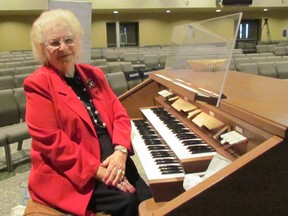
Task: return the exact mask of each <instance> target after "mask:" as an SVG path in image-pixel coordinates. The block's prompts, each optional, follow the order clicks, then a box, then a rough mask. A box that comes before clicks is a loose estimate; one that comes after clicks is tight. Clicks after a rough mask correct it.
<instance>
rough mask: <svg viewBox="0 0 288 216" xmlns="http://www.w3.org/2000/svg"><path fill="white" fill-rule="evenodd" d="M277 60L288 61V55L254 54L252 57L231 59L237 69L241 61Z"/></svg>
mask: <svg viewBox="0 0 288 216" xmlns="http://www.w3.org/2000/svg"><path fill="white" fill-rule="evenodd" d="M267 61H268V62H272V61H274V62H276V61H288V56H252V57H248V56H246V57H237V58H233V59H231V63H232V66H233V63H234V67H235V69H236V70H240V68H239V64H241V63H253V62H254V63H258V62H267Z"/></svg>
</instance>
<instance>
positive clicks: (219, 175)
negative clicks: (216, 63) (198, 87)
mask: <svg viewBox="0 0 288 216" xmlns="http://www.w3.org/2000/svg"><path fill="white" fill-rule="evenodd" d="M207 73H213V72H207ZM195 74H196V73H195ZM218 74H219V73H214V74H212V76H215V78H217V77H216V76H218ZM176 75H177V77H181V76H182V75H183V76H184V75H185V70H177V71H174V70H162V71H156V72H152V73H150V74H149V79H147V80H146V81H144V82H143V83H141V84H140V85H138V86H137V87H135V88H133V89H131V90H130V91H128V92H127V93H125V94H124V95H122V96H121V97H120V101H121V102H122V104H123V105H124V107H125V108H126V109H127V112H128V114H129V115H130V117H131V119H132V120H133V119H145V118H146V117H145V116H144V115H143V112H141V110H142V109H143V108H144V109H145V108H153V107H162V108H164V109H165V110H167V111H168V112H169V113H170V114H171V115H172V116H174V117H175V118H176V119H178V120H179V121H181V122H182V123H183V124H184V125H185V126H187V127H188V128H189V129H191V130H192V131H193V132H194V133H195V134H197V136H199V137H200V138H201V139H202V140H204V141H205V142H206V143H207V144H208V145H209V146H211V147H212V148H213V149H214V150H215V151H216V152H217V153H219V154H221V155H222V156H224V157H226V158H227V159H229V160H230V161H231V163H230V164H229V165H228V166H226V167H224V168H223V169H221V170H220V171H218V172H216V173H215V174H213V175H211V176H210V177H208V178H206V179H205V180H203V181H202V182H200V183H199V184H197V185H195V186H194V187H192V188H191V189H189V190H187V191H185V190H184V189H183V187H182V184H183V176H180V177H175V178H173V177H172V178H168V179H162V180H161V179H159V180H155V179H154V180H150V179H149V177H148V181H149V184H150V186H151V189H152V192H153V195H154V198H152V199H149V200H147V201H144V202H143V203H141V204H140V207H139V213H140V215H141V216H149V215H155V216H156V215H159V216H160V215H192V216H194V215H201V216H202V215H203V216H209V215H213V216H214V215H216V216H223V215H227V216H238V215H239V216H240V215H245V216H250V215H252V216H255V215H261V216H263V215H288V181H287V176H288V168H287V167H286V166H287V164H288V144H287V140H286V138H287V126H288V83H287V81H285V80H277V79H273V78H268V77H262V76H256V75H251V74H246V73H240V72H234V71H233V72H232V71H230V72H229V73H228V76H227V80H226V84H225V87H224V91H223V93H224V95H225V96H226V98H225V99H222V100H221V102H220V105H219V106H214V105H209V103H207V102H201V101H198V100H197V95H196V94H195V93H194V92H193V91H190V90H189V89H188V88H186V87H185V86H183V85H177V84H175V82H173V77H174V76H176ZM170 78H172V79H170ZM193 79H198V77H197V76H195V75H194V77H193ZM164 89H166V90H168V91H169V92H171V93H173V96H175V97H178V98H180V99H183V100H184V101H186V102H189V104H191V105H193V106H195V107H197V109H200V110H201V113H203V114H205V115H206V114H207V116H208V117H209V116H211V117H213V119H217V120H218V121H220V122H222V123H223V125H222V126H221V127H220V128H218V129H216V130H214V129H212V130H209V129H208V128H207V127H205V125H204V126H201V125H197V124H196V123H195V121H194V122H193V121H192V120H191V119H189V118H187V113H185V112H183V111H177V109H175V107H173V106H171V104H172V102H171V101H169V100H168V99H167V98H165V97H163V96H161V95H159V92H160V91H162V90H164ZM164 91H165V90H164ZM204 124H205V123H204ZM224 127H226V128H228V130H236V131H238V132H240V133H241V134H242V135H243V136H244V137H246V138H247V141H246V142H243V143H241V144H240V145H238V146H237V145H235V146H233V145H231V146H229V145H228V147H227V145H223V144H221V141H220V140H219V139H218V138H219V137H217V133H220V134H221V131H220V130H221V129H222V128H224ZM219 131H220V132H219ZM164 135H165V134H164ZM215 135H216V136H215ZM135 145H137V144H134V147H135ZM139 154H140V155H141V154H144V152H143V153H142V152H140V153H139V152H138V155H139ZM211 158H212V157H209V156H203V157H200V158H192V159H190V160H189V159H188V160H187V159H184V160H181V159H180V162H179V163H180V164H181V166H182V167H183V170H184V173H185V174H188V173H191V172H194V171H195V172H199V171H205V169H207V167H208V165H209V162H210V160H211ZM147 160H149V159H148V158H147ZM142 165H143V166H144V168H145V166H146V164H143V163H142ZM147 166H151V164H150V165H147ZM148 169H152V167H148Z"/></svg>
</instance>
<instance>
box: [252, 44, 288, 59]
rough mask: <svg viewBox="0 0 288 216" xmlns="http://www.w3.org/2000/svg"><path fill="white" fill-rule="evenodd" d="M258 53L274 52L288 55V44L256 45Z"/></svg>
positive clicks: (279, 54) (278, 54)
mask: <svg viewBox="0 0 288 216" xmlns="http://www.w3.org/2000/svg"><path fill="white" fill-rule="evenodd" d="M256 51H257V53H265V52H273V53H274V55H277V56H283V55H288V46H279V45H277V44H258V45H257V46H256Z"/></svg>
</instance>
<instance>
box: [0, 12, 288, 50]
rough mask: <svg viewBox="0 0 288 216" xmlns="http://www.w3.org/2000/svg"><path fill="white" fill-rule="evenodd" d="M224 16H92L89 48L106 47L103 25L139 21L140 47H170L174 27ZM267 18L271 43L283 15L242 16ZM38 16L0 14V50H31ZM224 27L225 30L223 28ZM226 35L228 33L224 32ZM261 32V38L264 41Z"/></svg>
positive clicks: (283, 25)
mask: <svg viewBox="0 0 288 216" xmlns="http://www.w3.org/2000/svg"><path fill="white" fill-rule="evenodd" d="M220 15H221V16H222V15H226V14H215V13H195V12H194V13H181V14H173V13H171V14H154V13H150V14H149V13H148V14H124V15H123V14H122V15H120V14H118V15H114V14H111V15H108V14H93V16H92V31H91V46H92V47H106V44H107V41H106V22H115V21H120V22H124V21H137V22H139V40H140V46H144V45H159V44H171V34H172V30H173V27H174V26H175V25H180V24H186V23H190V22H194V21H197V20H204V19H208V18H213V17H216V16H220ZM266 17H268V18H269V21H268V23H269V29H270V33H271V37H272V40H282V37H281V31H282V29H283V28H287V27H288V18H287V15H286V14H285V12H277V13H275V14H273V13H268V14H265V15H264V14H263V13H258V14H257V13H253V14H244V15H243V18H244V19H252V18H253V19H255V18H256V19H258V18H259V19H264V18H266ZM36 18H37V15H13V16H12V15H0V32H1V34H0V42H1V43H0V51H9V50H23V49H24V50H27V49H31V46H30V39H29V33H30V29H31V25H32V23H33V21H34V20H35V19H36ZM224 28H225V27H224ZM227 32H228V31H227ZM265 37H266V34H265V33H263V39H262V40H266V38H265Z"/></svg>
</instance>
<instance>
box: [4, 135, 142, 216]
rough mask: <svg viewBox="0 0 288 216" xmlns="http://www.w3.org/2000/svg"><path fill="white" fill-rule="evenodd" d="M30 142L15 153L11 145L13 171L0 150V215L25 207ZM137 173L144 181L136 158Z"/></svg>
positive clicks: (7, 214)
mask: <svg viewBox="0 0 288 216" xmlns="http://www.w3.org/2000/svg"><path fill="white" fill-rule="evenodd" d="M30 146H31V140H30V139H29V140H26V141H25V142H24V143H23V150H21V151H17V143H15V144H12V145H11V152H12V158H13V163H14V171H13V172H11V173H8V172H7V171H6V162H5V153H4V148H0V194H1V195H0V203H1V205H0V215H1V216H10V214H11V209H12V208H14V207H16V206H18V205H25V204H26V201H27V199H28V198H29V193H28V190H27V183H28V177H29V172H30V167H31V166H30V160H29V151H30ZM132 158H133V160H134V162H135V164H136V166H137V167H138V171H139V173H140V175H141V176H142V177H143V179H144V180H145V181H146V180H147V179H146V176H145V174H144V171H143V167H142V166H141V164H140V163H139V160H138V157H137V156H136V155H135V156H133V157H132Z"/></svg>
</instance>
